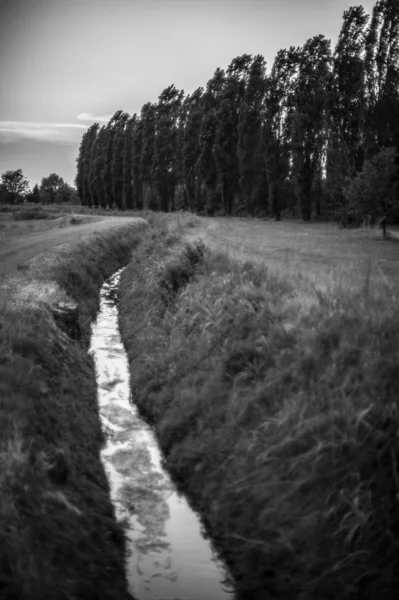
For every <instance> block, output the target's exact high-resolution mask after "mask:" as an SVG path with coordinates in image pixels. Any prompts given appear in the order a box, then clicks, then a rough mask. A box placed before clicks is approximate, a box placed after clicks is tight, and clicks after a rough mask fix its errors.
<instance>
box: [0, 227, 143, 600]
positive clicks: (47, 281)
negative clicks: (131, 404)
mask: <svg viewBox="0 0 399 600" xmlns="http://www.w3.org/2000/svg"><path fill="white" fill-rule="evenodd" d="M139 225H140V224H138V225H137V226H136V227H135V226H128V227H123V228H119V229H115V230H113V231H112V232H110V233H107V234H104V235H102V236H100V235H94V236H91V237H90V238H88V239H86V240H85V241H83V242H79V244H75V245H63V246H61V247H58V248H56V249H54V250H53V251H52V252H51V253H47V254H44V255H42V256H40V257H37V258H36V259H35V260H34V261H32V262H31V263H30V265H29V266H26V267H25V268H24V269H21V270H19V271H18V272H16V273H14V274H12V275H10V276H9V277H8V278H6V279H4V280H3V281H2V285H1V287H0V398H1V400H0V596H1V598H4V599H7V600H8V599H9V600H11V599H16V598H18V599H21V600H22V599H23V600H38V599H39V598H40V600H57V599H60V600H61V599H62V600H72V599H75V598H98V599H107V598H109V599H111V598H112V599H114V598H115V599H123V598H126V599H127V598H130V596H129V595H128V594H127V591H126V590H127V587H126V581H125V572H124V558H125V557H124V533H123V530H122V529H121V527H120V526H119V524H117V522H116V520H115V514H114V510H113V507H112V504H111V500H110V497H109V489H108V483H107V479H106V476H105V473H104V470H103V466H102V463H101V460H100V450H101V447H102V444H103V442H104V439H103V433H102V429H101V423H100V418H99V414H98V405H97V389H96V381H95V371H94V364H93V362H92V358H91V357H90V356H89V355H88V354H87V348H88V340H89V334H90V321H91V320H92V319H93V318H94V317H95V313H96V309H97V302H98V292H99V288H100V286H101V284H102V282H103V280H104V278H105V277H107V276H109V275H111V274H112V273H113V272H114V271H115V270H116V269H117V268H119V267H120V266H122V265H123V264H125V263H126V262H127V260H128V257H129V256H130V253H131V250H132V248H134V247H135V246H137V245H138V244H139V241H140V235H141V232H140V226H139ZM71 299H73V300H75V301H77V302H78V303H79V307H80V326H81V329H82V332H83V338H82V341H81V342H80V343H77V342H74V341H72V340H71V339H70V338H69V337H68V336H67V335H66V334H65V333H63V332H62V331H61V329H59V328H58V327H57V326H56V324H55V321H54V319H53V317H52V307H53V306H54V305H55V304H57V303H58V302H59V301H65V300H71Z"/></svg>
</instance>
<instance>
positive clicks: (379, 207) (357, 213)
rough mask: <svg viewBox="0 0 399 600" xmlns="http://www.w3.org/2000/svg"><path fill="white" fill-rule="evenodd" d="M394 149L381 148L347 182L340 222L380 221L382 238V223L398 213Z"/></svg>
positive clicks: (398, 180)
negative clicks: (344, 209) (343, 210)
mask: <svg viewBox="0 0 399 600" xmlns="http://www.w3.org/2000/svg"><path fill="white" fill-rule="evenodd" d="M397 160H398V152H397V150H396V148H383V149H382V150H381V151H380V152H379V153H378V154H376V155H374V156H373V157H372V158H371V159H367V160H366V161H365V163H364V167H363V170H362V171H361V172H360V173H358V174H357V175H356V177H354V178H352V179H349V180H348V181H347V186H346V188H345V196H346V199H347V202H348V207H347V210H346V213H345V215H343V217H344V218H343V223H344V224H346V223H347V222H348V221H349V220H350V219H352V221H353V222H354V224H359V223H360V222H361V221H362V220H364V219H368V220H369V221H370V222H372V223H373V222H375V221H376V220H377V219H382V221H383V235H384V237H385V235H386V224H387V222H389V221H391V220H392V217H394V216H396V217H397V216H398V214H399V169H398V166H397Z"/></svg>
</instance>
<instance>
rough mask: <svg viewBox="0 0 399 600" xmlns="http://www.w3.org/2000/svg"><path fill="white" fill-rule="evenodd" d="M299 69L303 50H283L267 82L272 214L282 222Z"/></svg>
mask: <svg viewBox="0 0 399 600" xmlns="http://www.w3.org/2000/svg"><path fill="white" fill-rule="evenodd" d="M298 68H299V48H294V47H293V46H291V48H289V50H286V49H285V50H280V51H279V52H278V53H277V56H276V58H275V60H274V63H273V66H272V70H271V73H270V75H269V76H268V78H267V81H266V96H265V103H264V109H263V129H262V133H263V148H264V155H265V165H266V172H267V182H268V193H269V203H270V209H271V212H272V214H273V216H274V218H275V219H276V221H279V220H280V218H281V211H282V196H283V187H284V181H285V179H286V178H287V177H288V175H289V165H290V158H291V156H292V120H293V115H294V112H293V106H294V94H295V89H296V81H297V76H298Z"/></svg>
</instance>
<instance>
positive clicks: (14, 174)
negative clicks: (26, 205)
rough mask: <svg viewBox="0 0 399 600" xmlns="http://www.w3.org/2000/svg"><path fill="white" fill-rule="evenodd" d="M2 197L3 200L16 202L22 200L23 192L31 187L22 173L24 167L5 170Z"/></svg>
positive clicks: (2, 176)
mask: <svg viewBox="0 0 399 600" xmlns="http://www.w3.org/2000/svg"><path fill="white" fill-rule="evenodd" d="M1 183H2V190H1V197H2V198H3V200H2V201H3V202H9V203H11V204H12V203H14V202H18V201H21V200H22V197H23V194H24V193H25V192H26V191H27V190H28V188H29V182H28V180H27V179H26V177H25V176H24V174H23V173H22V169H17V170H16V171H5V173H2V175H1Z"/></svg>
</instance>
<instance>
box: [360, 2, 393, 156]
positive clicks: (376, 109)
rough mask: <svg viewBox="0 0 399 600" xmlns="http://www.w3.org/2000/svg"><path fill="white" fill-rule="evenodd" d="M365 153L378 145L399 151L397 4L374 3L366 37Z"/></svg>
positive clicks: (375, 149) (378, 147)
mask: <svg viewBox="0 0 399 600" xmlns="http://www.w3.org/2000/svg"><path fill="white" fill-rule="evenodd" d="M365 76H366V102H367V112H366V119H365V132H364V134H365V146H366V147H365V152H366V156H367V158H370V157H371V156H373V154H376V153H378V152H379V150H380V148H381V147H382V146H390V145H394V146H396V147H397V148H399V123H398V120H397V116H398V103H399V3H398V1H397V0H378V1H377V3H376V4H375V6H374V9H373V16H372V19H371V23H370V27H369V30H368V34H367V38H366V55H365Z"/></svg>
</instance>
